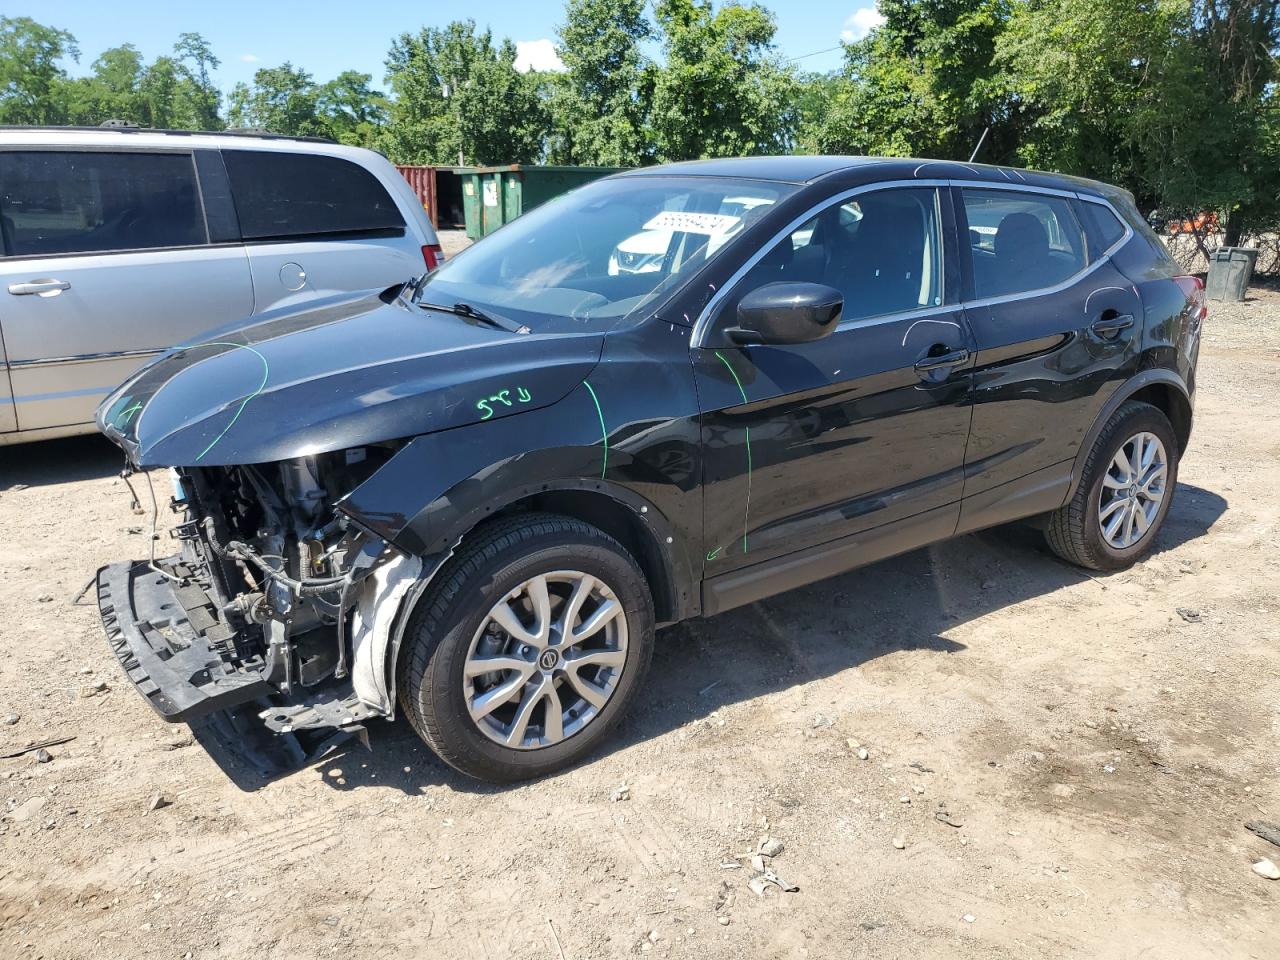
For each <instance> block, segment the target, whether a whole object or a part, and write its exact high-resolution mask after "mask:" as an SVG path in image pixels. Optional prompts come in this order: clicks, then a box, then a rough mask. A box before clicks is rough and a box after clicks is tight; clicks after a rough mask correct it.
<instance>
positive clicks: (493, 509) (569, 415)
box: [338, 384, 699, 594]
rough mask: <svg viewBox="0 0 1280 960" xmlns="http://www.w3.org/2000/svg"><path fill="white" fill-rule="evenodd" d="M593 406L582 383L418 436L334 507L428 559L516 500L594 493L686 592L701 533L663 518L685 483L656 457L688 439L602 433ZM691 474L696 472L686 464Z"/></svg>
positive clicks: (630, 430)
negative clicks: (543, 399)
mask: <svg viewBox="0 0 1280 960" xmlns="http://www.w3.org/2000/svg"><path fill="white" fill-rule="evenodd" d="M598 399H599V398H598V397H597V396H595V395H594V393H593V391H592V389H591V388H590V386H589V385H588V384H582V385H580V386H579V387H578V388H576V389H575V390H573V391H571V392H570V394H569V395H568V396H567V397H565V398H564V399H563V400H561V401H560V402H559V403H557V404H555V405H553V406H551V407H548V408H545V409H542V410H532V411H529V412H527V413H524V414H520V415H517V416H513V417H505V418H502V419H494V420H491V421H487V422H485V423H481V424H475V425H472V426H470V427H465V428H461V429H457V430H445V431H441V432H439V433H432V434H427V435H425V436H421V437H417V438H415V439H414V440H411V441H410V442H409V443H408V444H406V445H405V446H404V447H403V448H402V449H401V450H400V451H398V452H397V453H396V454H395V456H393V457H392V458H391V460H389V461H388V462H387V463H386V464H384V465H383V466H382V467H381V468H380V469H379V470H378V471H377V472H376V473H374V475H373V476H372V477H370V478H369V479H368V480H366V481H365V482H364V483H363V484H361V485H360V486H359V487H357V488H356V489H355V490H353V491H352V492H351V493H350V494H348V495H347V496H346V497H344V498H343V499H342V500H341V501H340V502H339V504H338V509H339V510H341V511H342V512H343V513H345V514H346V515H347V516H349V517H351V519H353V520H354V521H356V522H357V523H358V524H360V525H361V526H363V527H365V528H367V529H368V530H370V531H372V532H374V533H376V534H377V535H378V536H380V537H383V538H384V539H386V540H388V541H390V542H391V543H393V544H394V545H395V546H396V547H398V548H399V549H401V550H403V551H404V552H406V553H409V554H412V555H416V556H423V557H431V556H436V555H440V554H444V553H447V552H448V551H450V550H452V549H453V548H454V547H455V546H456V545H457V543H458V541H459V540H460V539H461V538H462V537H463V536H464V535H465V534H466V533H467V532H468V531H470V530H472V529H474V528H475V527H476V526H477V525H478V524H479V523H482V522H483V521H484V520H485V519H486V518H487V517H489V516H492V515H493V514H495V513H498V512H500V511H501V510H503V509H504V508H505V507H508V506H510V505H512V504H514V503H517V502H519V501H521V500H525V499H528V498H531V497H535V496H538V495H543V494H549V493H554V492H558V491H579V492H584V493H587V492H590V493H595V494H602V495H604V496H606V497H608V498H609V499H610V500H612V501H614V502H615V503H616V504H617V505H618V506H619V508H620V509H623V510H627V511H629V512H630V513H631V514H632V516H633V517H635V518H637V519H638V520H639V521H641V522H642V524H643V525H644V527H645V528H646V529H647V531H648V532H649V534H650V537H651V539H652V542H653V544H654V545H655V546H656V547H657V553H658V554H659V555H660V556H661V557H662V561H663V563H664V565H665V567H666V571H665V573H666V575H667V577H668V584H669V585H670V586H671V587H672V588H673V589H674V590H675V592H676V593H677V594H682V593H685V592H686V589H687V587H688V585H689V584H691V583H693V581H694V578H695V575H696V574H695V568H694V566H693V564H692V557H694V556H697V555H698V550H697V548H698V546H699V544H698V543H694V542H693V540H694V539H695V537H696V536H697V535H698V533H699V531H698V528H697V526H696V524H685V525H681V524H680V523H677V522H673V521H672V519H671V517H670V516H669V514H670V513H671V509H672V505H673V504H675V503H677V502H678V500H677V498H678V497H679V496H680V495H681V492H682V490H681V487H682V486H684V487H689V486H692V485H693V484H692V483H691V482H689V483H686V484H681V483H679V478H676V477H673V475H672V469H671V467H670V466H669V465H667V464H666V463H665V462H664V464H663V466H662V467H661V468H659V467H658V466H657V465H656V462H657V460H658V458H657V457H656V455H655V451H662V450H664V449H667V448H670V447H679V446H680V445H682V444H684V443H686V442H687V440H688V438H687V437H685V436H684V431H683V429H682V427H681V425H680V424H679V423H678V422H677V421H675V420H670V419H663V418H657V419H655V420H652V421H641V422H633V423H627V424H625V425H624V424H619V425H618V426H617V427H616V428H615V429H613V430H612V431H611V432H609V433H606V432H605V430H604V429H602V422H601V421H602V419H603V414H602V413H601V408H600V407H599V404H598V402H597V401H598ZM610 438H612V439H610ZM695 442H696V438H695ZM677 459H678V458H677ZM689 470H690V472H691V474H692V473H693V472H694V471H695V470H696V465H695V464H694V462H693V461H692V459H691V461H690V465H689Z"/></svg>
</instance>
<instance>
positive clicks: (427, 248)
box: [422, 243, 444, 271]
mask: <svg viewBox="0 0 1280 960" xmlns="http://www.w3.org/2000/svg"><path fill="white" fill-rule="evenodd" d="M422 262H423V263H425V264H426V265H427V270H428V271H431V270H434V269H435V268H436V267H438V266H440V264H442V263H444V247H442V246H440V244H438V243H428V244H425V245H424V246H423V248H422Z"/></svg>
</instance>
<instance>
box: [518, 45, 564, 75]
mask: <svg viewBox="0 0 1280 960" xmlns="http://www.w3.org/2000/svg"><path fill="white" fill-rule="evenodd" d="M516 69H517V70H519V71H520V72H521V73H528V72H529V71H530V70H555V71H557V72H559V71H561V70H563V69H564V64H563V63H561V62H560V54H558V53H556V45H555V44H554V43H552V42H551V41H550V40H517V41H516Z"/></svg>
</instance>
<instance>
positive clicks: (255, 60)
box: [240, 53, 262, 63]
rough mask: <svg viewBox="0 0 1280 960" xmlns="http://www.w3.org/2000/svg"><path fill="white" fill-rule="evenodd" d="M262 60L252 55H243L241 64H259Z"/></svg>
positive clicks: (241, 55)
mask: <svg viewBox="0 0 1280 960" xmlns="http://www.w3.org/2000/svg"><path fill="white" fill-rule="evenodd" d="M261 60H262V58H261V57H258V56H254V55H253V54H252V53H242V54H240V62H241V63H258V62H260V61H261Z"/></svg>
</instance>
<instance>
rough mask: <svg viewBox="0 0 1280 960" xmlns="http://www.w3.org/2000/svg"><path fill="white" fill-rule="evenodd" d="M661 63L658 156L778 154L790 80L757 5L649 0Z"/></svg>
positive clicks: (793, 114) (790, 100)
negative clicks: (659, 42) (652, 2)
mask: <svg viewBox="0 0 1280 960" xmlns="http://www.w3.org/2000/svg"><path fill="white" fill-rule="evenodd" d="M654 14H655V18H656V20H657V23H658V28H659V30H660V31H661V36H662V42H663V51H664V53H665V54H666V62H665V63H664V64H663V65H662V67H661V68H660V69H659V70H658V72H657V76H656V78H655V82H654V90H653V111H652V127H653V135H654V141H655V147H656V152H657V155H658V156H659V158H661V159H663V160H685V159H693V158H697V157H727V156H741V155H747V154H761V153H781V152H785V151H786V150H788V149H790V147H791V146H792V145H793V143H794V139H795V132H796V129H797V127H798V120H799V118H798V114H797V110H796V97H795V94H796V91H797V85H796V80H795V77H794V75H793V73H792V72H791V71H790V70H788V69H787V68H786V67H784V66H783V65H782V64H781V62H780V61H779V59H778V58H777V56H776V53H775V51H774V47H773V38H774V35H775V33H776V32H777V26H776V24H775V23H774V20H773V14H771V13H770V12H769V11H768V10H766V9H765V8H764V7H762V6H760V5H759V4H756V3H752V4H750V5H742V4H738V3H729V4H726V5H724V6H722V7H721V8H720V9H719V10H714V9H713V8H712V5H711V2H710V0H657V3H656V4H655V8H654Z"/></svg>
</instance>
